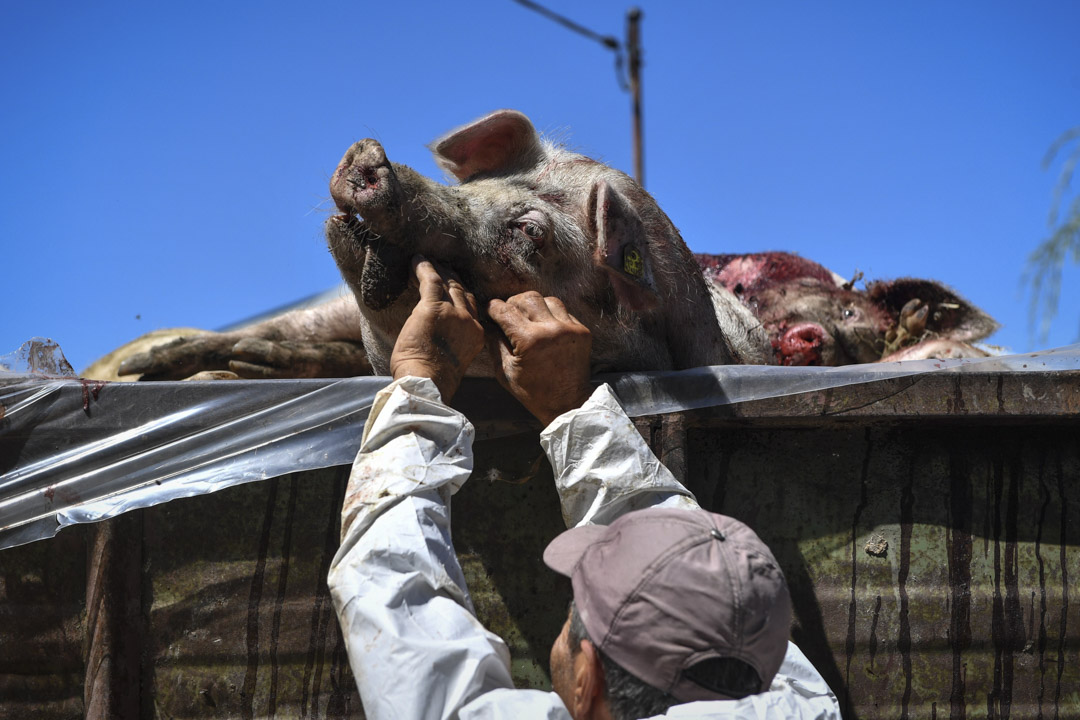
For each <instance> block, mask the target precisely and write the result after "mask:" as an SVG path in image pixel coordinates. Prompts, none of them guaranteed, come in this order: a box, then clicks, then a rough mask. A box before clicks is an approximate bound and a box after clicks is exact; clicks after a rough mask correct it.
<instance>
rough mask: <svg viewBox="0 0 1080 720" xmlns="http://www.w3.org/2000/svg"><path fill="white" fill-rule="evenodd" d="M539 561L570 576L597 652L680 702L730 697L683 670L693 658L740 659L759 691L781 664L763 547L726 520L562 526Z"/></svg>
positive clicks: (783, 635)
mask: <svg viewBox="0 0 1080 720" xmlns="http://www.w3.org/2000/svg"><path fill="white" fill-rule="evenodd" d="M544 562H545V563H547V565H548V567H550V568H551V569H552V570H554V571H555V572H558V573H560V574H562V575H566V576H567V577H569V578H570V580H571V584H572V585H573V588H574V604H575V606H576V607H577V610H578V613H579V614H580V615H581V620H582V622H583V623H584V625H585V630H586V631H587V632H588V633H589V637H590V638H591V639H592V641H593V642H594V643H595V644H596V646H597V647H598V648H599V649H600V651H601V652H603V653H604V654H605V655H606V656H607V657H608V658H610V659H611V660H613V661H614V662H616V663H617V664H618V665H619V666H621V667H622V668H623V669H624V670H626V671H627V672H629V673H631V674H632V675H634V676H636V677H638V678H639V679H641V680H643V681H644V682H646V683H648V684H649V685H652V686H653V687H656V688H659V689H660V690H663V691H665V692H667V693H669V694H671V695H672V696H674V697H675V698H676V699H678V700H679V701H680V702H692V701H694V700H723V699H729V698H730V697H732V695H728V694H725V693H724V688H721V687H716V686H709V685H710V684H709V683H708V682H705V683H704V684H703V683H702V682H701V680H700V676H699V673H697V672H696V671H690V672H687V671H689V670H691V668H694V667H695V666H697V667H702V665H699V664H700V663H702V662H703V661H706V660H710V659H713V658H735V659H737V660H741V661H743V662H745V663H747V664H748V665H749V666H750V667H752V668H753V669H754V670H755V671H756V672H757V675H758V677H759V678H760V680H761V683H760V688H759V689H758V690H757V692H761V691H764V690H768V688H769V685H770V683H771V682H772V679H773V677H774V676H775V675H776V671H777V670H779V669H780V664H781V663H782V662H783V660H784V655H785V653H786V652H787V641H788V636H789V633H790V630H791V598H790V596H789V595H788V589H787V582H786V581H785V580H784V575H783V573H782V572H781V570H780V566H779V565H778V564H777V562H776V558H774V557H773V554H772V552H771V551H770V550H769V548H768V546H766V545H765V543H764V542H762V541H761V538H759V537H758V536H757V534H756V533H754V531H753V530H751V529H750V528H749V527H747V526H746V525H744V524H743V523H741V522H739V521H738V520H735V519H734V518H730V517H726V516H724V515H716V514H714V513H710V512H708V511H705V510H684V509H670V508H650V509H647V510H638V511H636V512H631V513H627V514H626V515H623V516H622V517H620V518H619V519H618V520H616V521H615V522H613V523H612V524H611V525H607V526H604V525H585V526H581V527H576V528H571V529H570V530H567V531H566V532H564V533H562V534H561V535H559V536H558V537H556V538H555V539H554V540H552V541H551V543H550V544H549V545H548V546H547V549H546V550H544ZM695 677H699V679H697V680H695V679H694V678H695Z"/></svg>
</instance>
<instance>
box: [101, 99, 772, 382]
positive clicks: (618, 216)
mask: <svg viewBox="0 0 1080 720" xmlns="http://www.w3.org/2000/svg"><path fill="white" fill-rule="evenodd" d="M432 151H433V152H434V154H435V159H436V161H437V162H438V164H439V165H440V167H442V168H443V169H444V170H446V172H447V173H448V174H449V175H451V176H453V177H454V178H455V179H456V180H457V181H458V184H456V185H444V184H441V183H438V182H435V181H433V180H430V179H428V178H426V177H424V176H422V175H420V174H419V173H417V172H415V171H414V170H412V169H411V168H409V167H407V166H404V165H400V164H397V163H392V162H390V161H389V160H388V159H387V156H386V153H385V151H384V150H383V148H382V146H381V145H380V144H379V143H378V142H376V141H374V140H362V141H360V142H358V143H356V144H354V145H353V146H352V147H350V148H349V149H348V151H347V152H346V153H345V156H344V157H343V158H342V161H341V163H340V164H339V166H338V168H337V170H336V171H335V173H334V175H333V177H332V179H331V183H330V189H331V195H332V196H333V198H334V201H335V203H336V205H337V206H338V210H339V213H338V214H336V215H334V216H332V217H331V218H330V219H329V220H328V221H327V223H326V236H327V241H328V244H329V246H330V250H331V253H332V254H333V256H334V259H335V261H336V263H337V265H338V267H339V269H340V270H341V274H342V276H343V278H344V279H345V281H346V283H347V284H348V285H349V287H350V289H351V290H352V291H353V294H354V296H355V302H348V301H347V299H343V300H342V301H341V302H339V303H338V304H337V305H335V306H334V307H333V308H329V309H325V310H324V309H320V308H314V309H312V310H309V311H304V312H305V313H306V314H305V315H304V316H303V317H301V318H296V317H293V314H292V313H289V314H287V315H283V316H280V317H278V318H273V319H271V320H270V321H267V322H266V323H261V324H260V325H257V326H252V327H250V328H245V329H244V331H243V332H242V335H238V334H230V335H225V336H222V335H213V334H209V335H203V336H199V337H196V338H187V339H183V340H179V341H175V342H174V343H173V344H171V345H168V346H164V347H158V348H154V349H153V350H151V351H150V352H148V353H141V354H139V355H136V356H135V357H133V358H130V359H128V360H126V361H125V362H124V363H123V365H122V367H121V372H125V373H133V372H134V373H138V372H142V373H146V374H145V375H144V378H145V379H165V378H169V377H172V378H180V377H185V376H186V375H190V374H191V373H192V372H197V371H199V370H214V369H232V370H234V371H237V372H239V373H240V374H241V375H243V376H245V377H288V376H290V374H289V363H290V362H300V363H302V367H303V370H304V376H320V375H322V376H327V375H344V374H359V373H362V372H371V371H374V372H375V373H381V374H385V373H386V372H388V369H389V356H390V351H391V349H392V347H393V343H394V340H395V339H396V337H397V333H398V331H399V329H400V328H401V326H402V324H403V323H404V321H405V318H406V317H407V316H408V314H409V312H410V311H411V310H412V307H413V306H414V305H415V303H416V301H417V295H416V290H415V289H414V288H412V287H410V285H409V261H410V258H411V257H412V256H413V255H414V254H423V255H424V256H426V257H428V258H429V259H431V260H434V261H436V262H438V263H441V264H442V265H444V266H446V267H448V268H450V269H452V270H453V271H455V272H456V273H457V274H458V275H460V276H461V278H462V280H463V282H464V283H465V285H466V286H467V287H469V288H470V289H471V290H472V291H473V292H474V293H475V294H476V296H477V299H478V300H479V301H480V304H481V306H482V307H483V305H485V304H486V301H487V300H490V299H492V298H502V299H505V298H507V297H509V296H510V295H513V294H515V293H519V292H522V291H525V290H536V291H539V292H540V293H542V294H544V295H555V296H558V297H560V298H562V300H563V301H564V303H566V305H567V308H568V309H569V311H570V312H571V313H573V314H574V315H576V316H577V317H578V318H579V319H580V320H581V321H582V322H584V323H585V324H586V325H587V326H589V328H590V329H591V330H592V332H593V367H594V370H595V371H602V370H635V369H657V370H662V369H674V368H688V367H695V366H699V365H709V364H723V363H762V362H768V359H769V357H770V356H771V350H770V348H769V346H768V339H767V338H766V337H765V334H764V333H763V332H762V331H761V328H760V324H759V323H758V322H757V320H756V319H755V318H754V317H753V315H752V314H751V313H750V312H749V311H748V310H747V309H746V308H745V307H743V306H742V305H741V304H740V303H739V301H738V300H737V299H736V298H735V297H734V296H733V295H732V294H731V293H729V292H728V291H727V290H725V289H723V288H721V287H717V286H713V287H709V286H708V285H706V283H705V281H704V279H703V278H702V275H701V272H700V270H699V268H698V266H697V264H696V262H695V260H694V257H693V255H692V254H691V253H690V251H689V249H688V248H687V247H686V245H685V243H683V241H682V238H681V237H680V236H679V233H678V231H677V230H676V229H675V227H674V226H673V225H672V223H671V221H670V220H669V219H668V218H667V216H666V215H665V214H664V213H663V211H661V210H660V208H659V207H658V206H657V204H656V203H655V201H654V200H653V199H652V197H651V196H649V195H648V193H646V192H645V191H644V190H643V189H642V188H641V187H640V186H639V185H637V183H635V182H634V181H633V180H632V179H630V178H629V177H628V176H626V175H625V174H623V173H621V172H619V171H617V170H614V169H612V168H610V167H608V166H606V165H603V164H602V163H599V162H597V161H595V160H592V159H590V158H587V157H585V156H583V155H579V154H576V153H572V152H569V151H567V150H565V149H562V148H560V147H557V146H555V145H553V144H551V143H549V142H547V141H545V140H543V139H541V138H540V136H539V135H538V134H537V132H536V131H535V129H534V128H533V125H532V123H531V122H530V121H529V119H528V118H527V117H526V116H524V115H523V114H521V113H519V112H516V111H512V110H500V111H497V112H495V113H492V114H491V115H488V116H486V117H484V118H481V119H479V120H477V121H475V122H473V123H470V124H469V125H466V126H464V127H462V128H459V129H457V130H454V131H452V132H451V133H449V134H448V135H446V136H444V137H443V138H441V139H439V140H437V141H436V142H435V143H434V144H433V145H432ZM357 341H362V344H363V349H364V350H365V351H366V356H367V360H368V361H369V362H370V368H368V367H366V366H363V367H361V366H360V365H358V366H357V368H356V371H355V372H346V371H343V369H342V366H341V363H340V362H337V363H335V362H333V361H331V360H328V361H327V362H326V363H325V364H326V365H328V366H330V371H329V372H327V370H326V368H325V367H322V364H323V363H321V362H320V353H321V352H323V350H322V349H320V347H319V345H320V344H321V343H328V342H345V343H356V342H357ZM346 355H347V353H346ZM489 362H490V361H489V359H488V358H487V357H486V355H485V354H482V355H481V356H480V357H479V358H478V359H477V361H476V362H475V363H474V365H473V367H472V368H471V369H470V374H472V375H486V374H490V364H489ZM292 376H296V375H292Z"/></svg>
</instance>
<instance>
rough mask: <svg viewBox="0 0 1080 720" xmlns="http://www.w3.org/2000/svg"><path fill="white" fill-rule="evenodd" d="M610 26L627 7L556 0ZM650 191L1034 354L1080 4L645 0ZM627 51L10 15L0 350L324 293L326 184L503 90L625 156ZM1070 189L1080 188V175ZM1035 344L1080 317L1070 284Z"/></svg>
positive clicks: (422, 165)
mask: <svg viewBox="0 0 1080 720" xmlns="http://www.w3.org/2000/svg"><path fill="white" fill-rule="evenodd" d="M546 4H547V6H548V7H551V8H552V9H554V10H556V11H559V12H562V13H564V14H566V15H569V16H571V17H573V18H574V19H575V20H576V21H577V22H579V23H581V24H582V25H585V26H587V27H590V28H592V29H594V30H596V31H597V32H600V33H602V34H613V35H616V36H619V37H622V35H623V33H624V26H625V13H626V10H627V9H628V7H629V5H630V3H622V2H607V1H600V2H590V3H576V2H569V1H568V0H548V1H547V2H546ZM639 4H640V6H641V7H642V9H643V11H644V19H643V24H642V37H643V44H644V49H645V66H644V71H643V72H644V80H643V91H644V108H645V180H646V186H647V188H648V189H649V190H650V191H651V192H652V193H653V194H654V195H655V197H656V198H657V200H658V201H659V203H660V205H661V206H662V207H663V208H664V209H665V210H666V211H667V213H668V214H669V215H670V216H671V218H672V219H673V221H674V222H675V224H676V225H677V226H678V227H679V228H680V229H681V231H682V234H683V237H684V239H685V240H686V241H687V243H688V244H689V245H690V247H691V248H692V249H694V250H695V251H699V252H751V251H760V250H773V249H775V250H791V251H795V252H798V253H800V254H802V255H804V256H806V257H809V258H811V259H813V260H817V261H818V262H821V263H823V264H824V265H826V266H828V267H830V268H831V269H833V270H835V271H837V272H839V273H841V274H843V275H851V274H852V273H853V272H854V271H856V270H861V271H862V272H863V273H865V275H866V277H867V278H890V277H900V276H920V277H931V278H936V279H939V280H942V281H944V282H946V283H947V284H949V285H952V286H953V287H954V288H956V289H957V290H959V291H960V293H961V294H962V295H964V296H966V297H967V298H968V299H970V300H971V301H973V302H975V303H976V304H978V305H980V306H981V307H983V308H984V309H985V310H986V311H987V312H989V313H990V314H991V315H993V316H994V317H996V318H997V319H998V320H999V321H1000V322H1001V323H1002V324H1003V325H1004V329H1003V330H1002V331H1000V332H999V333H998V334H997V335H996V336H995V337H994V338H992V342H995V343H997V344H1001V345H1005V346H1008V347H1011V348H1012V349H1014V350H1017V351H1022V350H1028V349H1031V348H1032V346H1033V345H1032V341H1031V333H1030V328H1029V325H1028V315H1027V311H1028V301H1027V296H1026V295H1024V294H1023V293H1022V291H1021V285H1020V278H1021V275H1022V273H1023V269H1024V264H1025V260H1026V257H1027V255H1028V253H1029V252H1030V251H1031V250H1032V249H1033V248H1034V247H1035V246H1036V244H1037V243H1038V241H1039V240H1040V239H1042V238H1043V237H1045V235H1046V233H1047V229H1046V216H1047V212H1048V209H1049V206H1050V201H1051V193H1052V189H1053V186H1054V183H1055V181H1056V177H1057V172H1056V171H1057V169H1058V168H1059V167H1060V162H1059V163H1058V164H1057V165H1055V166H1054V168H1052V169H1051V170H1050V171H1045V170H1043V169H1042V167H1041V161H1042V157H1043V155H1044V153H1045V152H1046V150H1047V148H1048V147H1049V145H1050V143H1051V142H1052V141H1053V140H1054V139H1055V138H1056V137H1057V136H1058V135H1060V134H1061V133H1062V132H1064V131H1065V130H1066V129H1068V128H1069V127H1072V126H1074V125H1078V124H1080V43H1078V42H1077V39H1076V29H1077V28H1078V27H1080V3H1077V2H1074V1H1072V0H1062V1H1060V2H1044V1H1040V0H1036V1H1034V2H1026V3H1018V2H948V3H938V2H924V1H919V2H912V3H892V4H885V3H863V2H850V3H848V2H815V3H796V2H772V3H761V2H758V3H748V2H744V3H735V2H709V3H704V2H702V3H688V2H672V1H670V0H669V1H667V2H649V0H643V1H642V2H640V3H639ZM629 106H630V100H629V96H628V95H627V94H626V93H624V92H622V91H621V90H620V89H619V86H618V84H617V82H616V78H615V72H614V62H613V55H612V53H610V52H609V51H608V50H606V49H605V48H603V47H602V46H600V45H598V44H597V43H595V42H592V41H590V40H587V39H585V38H583V37H580V36H578V35H575V34H573V33H570V32H569V31H567V30H566V29H564V28H563V27H561V26H558V25H556V24H554V23H552V22H551V21H549V20H547V19H545V18H543V17H541V16H539V15H536V14H535V13H533V12H530V11H529V10H527V9H525V8H524V7H522V6H520V5H518V4H516V3H514V2H512V1H511V0H484V1H482V2H471V3H470V2H459V3H443V2H398V3H366V2H350V3H344V2H309V3H303V4H300V3H277V2H213V3H211V2H199V1H195V2H187V3H171V4H167V5H166V4H161V3H145V2H138V3H137V2H109V1H107V0H103V1H102V2H94V3H85V2H65V3H61V2H54V1H51V0H41V1H40V2H4V3H2V4H0V108H2V109H0V158H2V165H0V242H2V243H3V248H4V252H3V261H2V264H0V267H3V268H4V271H3V273H2V276H3V279H4V283H5V291H6V296H7V301H6V303H5V309H4V312H3V313H0V354H2V353H4V352H8V351H11V350H14V349H15V348H16V347H18V345H19V344H20V343H21V342H22V341H24V340H26V339H29V338H30V337H32V336H35V335H41V336H47V337H51V338H53V339H55V340H56V341H58V342H59V343H60V344H61V346H62V347H63V348H64V350H65V352H66V354H67V355H68V357H69V359H70V360H71V361H72V364H73V365H75V366H76V368H82V367H84V366H86V365H87V364H88V363H90V362H91V361H92V360H93V359H95V358H96V357H98V356H100V355H102V354H104V353H106V352H108V351H109V350H111V349H112V348H114V347H116V346H118V345H120V344H122V343H124V342H126V341H128V340H130V339H132V338H134V337H136V336H138V335H140V334H142V333H144V332H147V331H149V330H152V329H155V328H159V327H171V326H195V327H202V328H207V329H213V328H217V327H221V326H224V325H227V324H230V323H232V322H234V321H237V320H240V319H243V318H246V317H249V316H252V315H255V314H258V313H260V312H263V311H265V310H267V309H270V308H273V307H277V306H280V305H283V304H286V303H289V302H292V301H294V300H297V299H299V298H302V297H304V296H307V295H310V294H313V293H317V292H320V291H322V290H325V289H327V288H328V287H331V286H333V285H335V284H336V283H337V282H338V281H339V278H338V274H337V271H336V268H335V267H334V265H333V262H332V260H331V258H330V256H329V254H328V253H327V251H326V248H325V244H324V242H323V240H322V222H323V220H324V218H325V217H326V214H327V212H328V211H329V208H330V207H331V203H330V202H329V199H328V198H329V192H328V190H327V182H328V179H329V175H330V173H331V172H332V171H333V169H334V167H335V166H336V164H337V161H338V160H339V159H340V157H341V155H342V153H343V152H344V151H345V149H346V148H347V147H348V146H349V145H350V144H351V143H352V142H353V141H355V140H357V139H359V138H362V137H369V136H370V137H375V138H377V139H379V140H380V141H381V142H382V143H383V145H384V146H385V147H386V149H387V153H388V155H389V156H390V158H391V159H393V160H395V161H397V162H402V163H405V164H408V165H411V166H412V167H414V168H416V169H418V170H420V171H421V172H424V173H426V174H429V175H433V176H439V173H438V171H437V170H436V169H435V167H434V164H433V163H432V162H431V160H430V159H429V156H428V153H427V151H426V149H425V145H426V144H427V143H428V142H430V141H431V140H433V139H434V138H436V137H437V136H439V135H440V134H442V133H443V132H444V131H446V130H448V129H450V128H451V127H454V126H456V125H460V124H462V123H465V122H468V121H469V120H471V119H473V118H475V117H478V116H480V115H483V114H485V113H487V112H489V111H490V110H493V109H496V108H500V107H511V108H517V109H519V110H522V111H524V112H525V113H526V114H528V115H529V116H530V117H531V118H532V119H533V122H534V123H535V124H536V126H537V127H538V128H540V129H541V130H544V131H547V132H550V133H552V134H554V135H556V136H557V137H559V138H562V139H564V140H566V141H567V142H568V143H569V144H570V145H571V146H572V147H574V148H575V149H577V150H580V151H582V152H585V153H587V154H590V155H593V156H594V157H599V158H601V159H604V160H605V161H607V162H608V163H609V164H612V165H614V166H616V167H619V168H621V169H624V170H627V171H630V170H631V154H630V153H631V148H630V120H629ZM1078 184H1080V183H1078ZM1065 285H1066V288H1065V290H1064V293H1063V297H1062V309H1061V312H1060V313H1059V316H1058V318H1057V320H1056V321H1055V323H1054V326H1053V330H1052V332H1051V334H1050V338H1049V340H1048V341H1047V342H1046V343H1045V344H1046V345H1048V346H1052V345H1062V344H1066V343H1068V342H1072V341H1073V340H1074V339H1075V338H1076V337H1077V334H1078V328H1080V287H1078V286H1080V267H1077V266H1073V267H1071V268H1070V269H1067V271H1066V274H1065Z"/></svg>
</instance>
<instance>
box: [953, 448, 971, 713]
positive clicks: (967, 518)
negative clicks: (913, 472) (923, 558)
mask: <svg viewBox="0 0 1080 720" xmlns="http://www.w3.org/2000/svg"><path fill="white" fill-rule="evenodd" d="M963 457H964V455H963V454H962V453H960V452H954V453H952V454H951V456H950V458H949V478H950V488H949V526H948V536H947V537H948V552H949V593H950V597H949V612H950V617H949V645H950V646H951V649H952V690H951V691H950V694H949V712H950V715H951V717H954V718H962V717H964V716H965V713H966V707H965V704H966V701H965V699H964V689H965V688H964V680H965V677H964V675H965V673H964V653H966V652H967V650H968V648H969V647H971V500H972V498H971V494H972V493H971V481H970V472H969V467H968V466H967V463H966V462H964V461H963Z"/></svg>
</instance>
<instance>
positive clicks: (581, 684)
mask: <svg viewBox="0 0 1080 720" xmlns="http://www.w3.org/2000/svg"><path fill="white" fill-rule="evenodd" d="M604 692H605V685H604V666H603V665H602V664H601V662H600V654H599V653H598V652H597V651H596V646H595V645H593V644H592V642H590V641H589V640H582V641H581V650H580V652H578V654H577V655H576V656H574V707H572V708H570V714H571V715H572V716H573V717H574V718H575V720H580V719H581V718H597V717H606V715H603V714H602V709H603V708H604Z"/></svg>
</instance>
